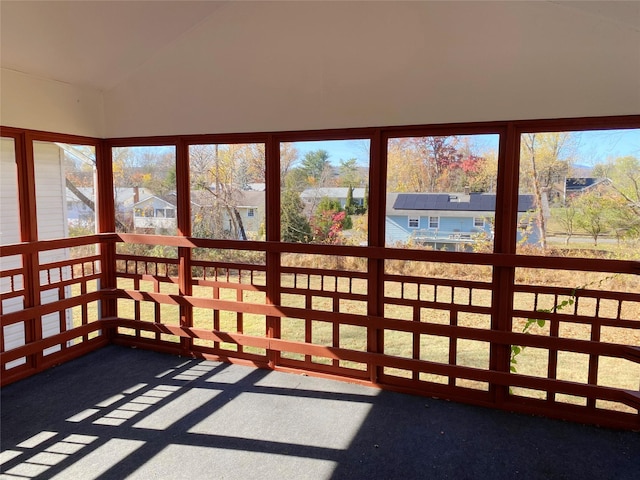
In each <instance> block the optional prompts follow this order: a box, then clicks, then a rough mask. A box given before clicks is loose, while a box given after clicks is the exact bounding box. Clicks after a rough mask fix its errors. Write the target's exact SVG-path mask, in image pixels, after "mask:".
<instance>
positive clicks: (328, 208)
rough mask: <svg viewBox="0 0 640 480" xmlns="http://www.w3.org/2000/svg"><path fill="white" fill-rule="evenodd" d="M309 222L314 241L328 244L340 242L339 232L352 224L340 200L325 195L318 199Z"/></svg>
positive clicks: (347, 228)
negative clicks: (318, 201)
mask: <svg viewBox="0 0 640 480" xmlns="http://www.w3.org/2000/svg"><path fill="white" fill-rule="evenodd" d="M310 223H311V229H312V231H313V240H314V242H317V243H330V244H338V243H340V241H341V239H340V233H341V232H342V231H343V230H349V229H350V228H351V227H352V225H353V224H352V222H351V218H350V217H349V216H348V215H347V212H346V211H344V210H343V209H342V208H341V207H340V202H338V201H337V200H331V199H329V198H326V197H325V198H323V199H322V200H320V203H319V204H318V206H317V208H316V210H315V212H314V215H313V217H311V222H310Z"/></svg>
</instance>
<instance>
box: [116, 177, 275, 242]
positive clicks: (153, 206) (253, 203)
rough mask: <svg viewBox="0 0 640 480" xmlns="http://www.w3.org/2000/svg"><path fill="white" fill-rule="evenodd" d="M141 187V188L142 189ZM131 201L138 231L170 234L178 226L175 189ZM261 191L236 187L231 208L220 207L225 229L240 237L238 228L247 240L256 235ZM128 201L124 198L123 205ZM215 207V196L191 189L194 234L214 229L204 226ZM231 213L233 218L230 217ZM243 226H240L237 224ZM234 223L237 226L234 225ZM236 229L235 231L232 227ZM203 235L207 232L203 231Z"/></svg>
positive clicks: (260, 218) (262, 208) (261, 209)
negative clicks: (160, 194)
mask: <svg viewBox="0 0 640 480" xmlns="http://www.w3.org/2000/svg"><path fill="white" fill-rule="evenodd" d="M141 190H142V189H141ZM143 193H144V194H145V196H144V197H143V198H142V200H139V201H137V202H135V203H133V204H131V207H130V211H132V214H133V227H134V229H135V230H136V231H137V232H138V233H151V234H153V233H156V234H159V233H173V232H175V230H176V228H177V226H178V225H177V220H176V210H177V207H176V204H177V201H176V194H175V193H174V192H172V193H169V194H167V195H165V196H162V197H161V196H158V195H153V194H147V191H145V192H143ZM264 195H265V194H264V192H263V191H252V190H238V191H235V192H234V193H233V199H232V202H233V205H232V207H233V209H234V210H235V212H237V215H236V213H235V212H232V211H230V210H229V209H227V208H224V207H223V208H222V209H221V214H222V218H221V219H220V221H221V222H222V225H223V228H224V229H225V230H226V231H228V232H234V233H233V235H234V236H235V235H236V233H237V236H238V238H240V239H243V237H242V233H241V231H240V230H244V234H245V236H246V237H247V238H248V239H255V238H256V237H257V236H258V232H259V230H260V226H261V224H262V223H263V222H264V212H265V204H264ZM128 203H130V202H129V201H125V204H128ZM214 208H216V206H215V196H214V195H212V194H211V193H210V192H208V191H207V190H194V191H192V192H191V217H192V219H193V220H192V221H193V224H194V235H195V236H201V235H203V232H211V231H213V228H212V227H211V225H207V224H208V223H211V222H212V221H213V218H212V214H211V212H212V209H214ZM231 215H233V216H234V218H233V219H232V218H231ZM240 224H241V225H242V229H240V226H239V225H240ZM234 225H236V226H237V227H235V226H234ZM236 228H237V229H238V232H235V229H236ZM204 235H208V234H207V233H204Z"/></svg>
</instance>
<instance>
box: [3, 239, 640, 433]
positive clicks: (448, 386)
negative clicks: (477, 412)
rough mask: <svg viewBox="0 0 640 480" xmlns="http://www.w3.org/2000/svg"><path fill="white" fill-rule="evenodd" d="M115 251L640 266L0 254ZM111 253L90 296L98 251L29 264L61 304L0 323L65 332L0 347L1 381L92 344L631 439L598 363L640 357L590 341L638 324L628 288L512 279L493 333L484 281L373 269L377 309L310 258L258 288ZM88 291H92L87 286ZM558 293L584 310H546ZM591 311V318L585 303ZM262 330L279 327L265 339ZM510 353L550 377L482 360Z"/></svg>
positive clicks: (258, 272)
mask: <svg viewBox="0 0 640 480" xmlns="http://www.w3.org/2000/svg"><path fill="white" fill-rule="evenodd" d="M118 242H125V243H136V244H144V245H163V246H169V247H179V248H181V249H187V252H189V251H190V250H192V249H194V248H198V249H204V250H198V251H199V252H201V251H205V250H207V249H216V250H225V249H226V250H246V251H255V252H259V253H260V252H262V253H264V254H265V255H273V254H277V255H278V256H281V255H283V254H294V255H295V254H300V255H303V256H304V255H308V256H309V258H311V259H317V258H319V257H322V256H325V257H334V256H350V257H355V258H362V259H367V260H370V261H376V260H384V261H391V262H393V261H396V260H400V261H411V262H415V263H414V264H432V263H434V262H435V263H439V264H451V263H457V264H462V265H469V266H485V267H486V266H490V267H493V268H494V269H495V268H507V269H513V270H515V269H518V268H527V269H529V268H531V269H541V270H558V271H560V270H573V271H584V272H604V273H605V274H609V273H615V274H637V273H638V272H640V270H639V265H640V264H639V262H631V261H619V260H606V259H573V258H545V257H536V256H522V255H502V254H476V253H456V252H437V251H426V250H404V249H388V248H374V247H349V246H328V245H303V244H286V243H277V242H240V241H231V240H209V239H196V238H191V237H164V236H152V235H134V234H104V235H92V236H89V237H82V238H79V239H60V240H55V241H45V242H36V243H37V245H36V244H33V243H28V244H16V245H9V246H5V247H2V250H1V251H0V255H2V256H3V257H9V256H15V255H29V254H31V253H34V252H38V251H42V250H54V249H60V248H72V247H77V246H83V245H92V244H94V245H97V244H102V245H105V244H107V245H108V244H114V243H118ZM181 255H184V251H183V252H182V253H181ZM111 258H112V262H113V265H112V266H110V267H109V268H113V275H114V280H112V283H111V284H110V285H107V286H106V287H105V286H104V285H102V280H103V278H104V275H105V274H104V271H102V268H103V267H104V266H103V265H102V264H103V263H104V262H105V261H106V260H105V257H104V256H103V254H102V253H100V254H93V255H88V256H86V257H81V258H73V259H67V260H60V261H55V262H51V263H48V264H38V265H36V266H35V270H34V271H36V272H38V273H39V274H40V275H41V276H43V283H42V284H41V285H40V284H39V285H38V286H37V288H36V291H37V292H42V291H47V290H55V291H57V292H60V298H59V299H58V300H55V301H50V302H49V303H43V304H41V303H40V302H37V303H36V304H34V305H32V306H27V307H25V308H23V309H20V310H18V311H13V312H8V313H4V312H3V315H2V316H1V317H2V328H3V329H4V328H5V327H11V326H13V325H19V324H24V325H25V326H29V328H32V329H33V328H34V325H35V326H37V325H38V323H37V322H40V321H41V319H43V318H44V317H46V316H51V315H57V317H56V318H59V320H58V322H59V323H60V324H61V325H62V323H64V321H65V320H64V319H65V318H66V317H65V316H66V315H70V313H68V312H71V311H72V310H73V309H75V310H74V312H75V313H74V315H75V317H74V322H75V323H74V326H73V327H71V328H64V329H61V331H60V333H57V334H53V335H50V336H48V337H46V338H42V337H40V338H38V337H35V338H33V339H30V340H29V341H26V342H25V344H24V345H21V346H18V347H15V348H12V349H10V350H3V351H2V352H1V353H0V364H1V365H2V368H3V372H2V373H3V379H2V382H3V384H5V383H6V382H11V381H15V380H17V379H19V378H24V376H27V375H29V374H32V373H34V372H37V371H41V370H42V369H43V368H46V366H50V365H52V364H55V362H60V361H64V360H65V359H68V358H75V356H77V355H78V354H82V352H85V353H86V352H87V351H90V349H91V348H94V347H99V346H102V345H104V344H106V343H108V342H115V343H119V344H124V345H132V346H137V347H140V348H150V349H154V350H158V351H163V352H167V353H173V354H180V355H189V356H193V357H198V358H212V359H219V360H225V361H238V362H247V363H249V364H252V365H256V366H260V367H265V368H266V367H268V368H275V369H279V370H284V371H300V370H303V371H305V372H309V373H312V374H315V375H323V376H329V377H332V378H347V379H349V380H350V381H358V382H362V383H365V384H370V385H377V386H380V387H383V388H388V389H393V390H398V391H405V392H408V393H414V394H422V395H435V396H440V397H445V398H451V399H456V400H460V401H469V402H471V403H475V404H479V405H486V406H493V407H498V408H503V409H509V410H514V411H521V412H529V413H540V414H544V415H548V416H555V417H558V418H567V419H572V420H576V421H587V422H591V423H599V424H603V425H608V426H612V427H616V428H631V429H640V414H639V413H638V412H639V411H640V394H639V393H638V392H637V391H636V390H635V389H634V388H632V387H631V388H630V387H627V386H620V387H613V386H610V385H608V384H606V382H605V383H602V381H601V380H602V378H600V377H601V376H602V375H603V374H602V373H601V369H602V368H603V367H602V366H601V362H604V360H602V359H603V358H606V359H607V360H606V361H608V362H610V361H618V362H627V363H626V364H625V365H627V366H628V367H629V368H636V367H637V366H638V365H640V346H638V345H635V344H633V342H632V341H629V343H628V344H625V343H613V342H611V341H603V339H602V338H601V337H602V335H603V333H602V332H605V333H607V332H606V331H605V329H614V330H620V331H624V332H628V334H629V335H630V338H637V337H640V321H638V319H636V318H630V317H628V315H629V314H628V313H625V312H628V311H634V312H635V311H637V308H638V306H640V293H637V292H633V291H627V292H616V291H603V290H596V289H592V288H583V289H580V290H578V291H576V290H575V286H573V285H566V286H540V285H529V284H527V283H526V282H524V283H521V284H520V283H513V284H512V285H511V286H510V289H511V290H510V292H509V295H512V298H514V299H515V298H516V296H518V295H521V296H526V295H528V296H530V297H531V300H530V301H529V304H530V305H532V306H530V307H527V308H525V307H523V306H522V305H519V304H518V305H515V304H514V306H513V308H512V309H511V310H510V311H509V312H508V314H509V315H510V317H509V322H508V325H511V324H512V323H513V327H510V328H509V329H508V330H505V329H496V328H493V320H492V319H494V318H495V317H496V316H497V315H505V312H503V311H500V310H498V305H497V304H496V303H495V302H494V296H495V293H496V291H495V289H496V288H497V286H496V284H495V283H494V280H493V274H492V273H489V274H488V277H487V279H486V281H483V280H465V279H456V278H441V277H439V276H438V275H437V274H435V273H434V274H412V273H411V271H410V270H408V271H406V272H403V271H401V273H391V272H384V271H380V272H378V273H377V275H379V277H378V280H379V285H380V288H381V290H380V291H379V292H378V294H377V297H376V298H375V299H374V298H372V296H371V295H372V294H371V293H370V292H369V290H368V288H369V286H370V285H371V272H370V271H369V270H368V268H369V267H368V266H367V264H366V262H362V264H359V263H358V264H356V266H355V267H352V269H350V270H349V269H332V268H325V267H322V266H318V265H317V264H316V265H313V262H315V260H312V261H310V264H309V266H305V265H295V266H292V265H283V264H280V265H278V269H277V271H278V276H277V277H275V278H276V281H277V284H276V285H275V287H274V286H273V285H271V286H268V285H267V283H266V278H267V276H268V275H270V273H269V268H271V267H268V266H267V265H266V264H263V263H261V261H260V260H259V261H258V263H243V262H239V261H228V260H227V261H224V260H223V261H208V260H204V259H190V261H189V262H188V264H187V265H188V268H187V269H184V268H183V263H182V262H183V261H184V259H183V258H163V257H158V256H145V255H134V254H124V253H117V254H115V255H113V256H112V257H111ZM270 258H271V257H270ZM277 258H281V259H282V257H277ZM292 258H298V257H295V256H294V257H292ZM300 258H303V257H300ZM320 265H321V263H320ZM390 265H392V264H390ZM394 268H395V267H394ZM63 272H64V274H63ZM181 275H185V276H186V277H181ZM0 278H2V279H3V282H5V284H6V285H8V287H7V288H9V291H7V292H5V294H4V295H3V298H5V299H19V298H20V297H22V296H24V295H25V290H24V288H22V286H21V284H20V282H22V281H24V280H23V278H26V277H25V270H24V268H20V267H18V268H10V269H7V270H5V271H1V272H0ZM89 282H96V283H94V284H91V285H90V284H89ZM185 285H186V287H185ZM90 286H91V289H89V287H90ZM185 288H188V289H187V290H185ZM66 289H75V290H74V294H73V295H72V296H68V294H64V295H63V294H62V292H63V291H64V292H66ZM94 289H95V291H93V290H94ZM274 291H277V292H278V296H277V297H275V299H271V298H270V297H269V296H270V295H273V292H274ZM65 296H68V298H65ZM568 297H573V298H574V299H575V300H576V301H577V302H578V304H579V305H583V304H584V305H585V307H584V308H577V306H575V307H572V308H571V309H565V310H562V309H560V310H554V309H553V307H554V306H557V305H558V304H559V303H560V302H561V301H562V299H565V298H568ZM372 301H376V302H380V305H382V306H383V308H382V310H380V314H376V315H374V314H371V312H370V311H368V310H367V308H366V306H367V305H369V304H370V303H371V302H372ZM538 302H540V303H541V304H545V305H547V304H550V305H551V307H552V308H551V309H548V308H547V309H542V308H539V307H538ZM545 302H546V303H545ZM585 302H587V303H585ZM588 302H591V304H589V303H588ZM605 302H609V304H607V305H606V308H608V310H607V311H606V312H604V310H603V311H602V314H600V309H603V308H605V307H603V306H602V305H604V303H605ZM103 303H104V304H107V303H111V304H112V305H114V307H115V308H114V309H113V310H112V311H113V312H114V313H115V315H113V316H103V314H102V313H101V312H102V310H101V309H100V305H102V304H103ZM90 305H91V306H92V307H91V308H93V313H91V314H90V313H89V306H90ZM589 305H591V307H589V308H587V307H588V306H589ZM634 309H636V310H634ZM125 312H128V313H125ZM594 312H595V313H594ZM196 313H197V315H196ZM625 315H627V316H625ZM76 317H77V318H76ZM470 318H473V319H475V318H478V319H480V320H478V321H479V322H480V323H479V324H478V325H474V324H473V323H471V324H469V322H470V320H469V319H470ZM523 319H524V320H523ZM526 319H535V320H540V321H544V323H545V325H546V326H545V328H546V329H545V330H541V331H532V332H530V333H523V332H522V331H520V328H521V327H520V326H518V325H519V324H516V323H514V322H517V321H519V322H522V321H525V320H526ZM474 321H475V320H474ZM194 322H197V324H195V323H194ZM482 322H484V323H482ZM481 324H482V326H480V325H481ZM273 325H275V326H276V328H275V329H271V326H273ZM559 325H570V326H575V327H576V328H577V327H583V328H587V329H588V331H589V332H590V333H589V334H588V336H587V337H585V338H572V337H570V336H567V335H564V334H562V332H561V331H560V330H559ZM350 329H351V330H350ZM36 331H37V329H36ZM350 332H351V333H350ZM350 335H351V336H350ZM349 342H352V343H349ZM433 342H436V343H437V342H440V343H439V344H440V345H443V346H444V347H446V348H444V350H443V351H444V352H445V353H443V355H445V357H443V358H440V359H434V358H432V355H435V353H434V352H435V350H432V348H433V345H434V343H433ZM443 342H444V343H443ZM465 342H466V343H465ZM514 345H517V346H520V347H525V348H527V349H528V350H525V351H526V352H529V351H533V350H535V351H537V352H538V353H537V354H538V355H540V352H543V353H544V356H543V357H542V359H543V361H544V365H545V367H544V368H545V369H546V372H541V373H540V374H538V373H536V374H532V373H530V372H528V371H527V370H526V369H525V370H524V371H522V372H520V371H518V372H509V371H508V370H505V369H498V368H494V367H493V363H492V362H493V360H491V359H492V358H493V356H494V355H495V354H496V352H506V354H507V360H508V352H509V350H510V349H511V348H512V346H514ZM54 347H59V351H57V352H53V353H50V354H48V355H43V352H44V351H46V350H47V349H51V348H54ZM473 349H476V350H473ZM474 355H476V357H474ZM477 355H480V356H479V357H477ZM525 355H528V353H526V354H525ZM559 355H579V356H581V358H584V359H586V360H585V362H586V363H585V365H584V367H581V368H583V371H584V372H585V373H584V377H583V379H581V380H580V381H574V380H568V379H566V378H562V377H561V376H560V375H559V374H558V368H559V367H558V364H559V362H560V361H561V360H559ZM34 358H35V359H38V360H37V362H36V363H35V364H34V365H32V364H29V363H27V364H25V365H22V366H17V367H14V368H9V369H6V368H5V366H6V365H8V364H11V362H15V361H19V360H20V359H34ZM274 359H275V360H274ZM482 359H484V360H482ZM616 365H617V364H616ZM632 371H633V370H632ZM497 388H504V389H507V390H508V392H509V393H508V395H507V396H506V397H505V398H503V399H502V400H501V401H499V402H498V401H497V400H496V398H497V397H496V395H495V394H494V391H495V389H497ZM518 389H524V390H526V391H531V392H534V393H535V392H537V393H536V395H538V396H528V394H527V393H521V392H520V391H519V390H518ZM512 390H513V393H511V391H512ZM562 396H567V397H568V398H569V400H566V399H564V398H563V397H562ZM572 399H573V400H572ZM571 402H577V403H576V404H573V403H571ZM602 402H605V403H602ZM606 402H608V404H607V403H606ZM609 404H611V405H613V407H611V406H609ZM596 420H597V421H596Z"/></svg>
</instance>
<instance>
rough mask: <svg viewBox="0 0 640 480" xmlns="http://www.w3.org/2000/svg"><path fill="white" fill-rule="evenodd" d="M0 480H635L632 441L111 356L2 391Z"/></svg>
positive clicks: (179, 363)
mask: <svg viewBox="0 0 640 480" xmlns="http://www.w3.org/2000/svg"><path fill="white" fill-rule="evenodd" d="M1 409H2V412H1V415H2V425H1V433H2V437H1V442H2V444H1V447H2V453H1V454H0V462H1V463H2V466H1V471H2V472H3V474H4V475H3V476H2V478H7V479H13V480H19V479H33V478H38V479H41V478H61V479H74V480H76V479H82V480H88V479H100V480H105V479H123V478H132V479H144V480H148V479H155V478H158V479H160V478H162V479H181V478H185V479H187V478H189V479H200V478H207V479H253V478H256V479H257V478H260V479H296V480H297V479H399V478H400V479H405V480H406V479H423V478H424V479H426V478H429V479H445V478H449V479H466V478H468V479H475V478H483V479H484V478H490V479H501V478H517V479H538V478H540V479H556V478H558V479H559V478H566V479H574V478H580V479H616V480H620V479H632V478H634V479H635V478H638V476H637V475H638V471H639V470H640V434H638V433H633V432H620V431H614V430H606V429H599V428H596V427H590V426H583V425H577V424H571V423H565V422H560V421H555V420H548V419H541V418H535V417H528V416H524V415H516V414H509V413H505V412H500V411H494V410H488V409H484V408H480V407H472V406H467V405H460V404H456V403H451V402H445V401H439V400H433V399H427V398H421V397H414V396H409V395H402V394H398V393H391V392H386V391H380V390H377V389H374V388H368V387H363V386H359V385H352V384H348V383H343V382H334V381H329V380H325V379H318V378H314V377H308V376H304V375H294V374H285V373H280V372H270V371H267V370H258V369H253V368H250V367H243V366H239V365H229V364H222V363H217V362H206V361H198V360H187V359H182V358H178V357H173V356H168V355H162V354H158V353H154V352H147V351H140V350H135V349H127V348H123V347H117V346H109V347H106V348H103V349H101V350H99V351H97V352H93V353H91V354H89V355H87V356H85V357H83V358H81V359H78V360H75V361H73V362H70V363H67V364H64V365H62V366H59V367H57V368H54V369H52V370H49V371H46V372H44V373H42V374H40V375H37V376H35V377H31V378H29V379H27V380H24V381H21V382H18V383H15V384H13V385H10V386H8V387H6V388H4V389H3V390H2V403H1Z"/></svg>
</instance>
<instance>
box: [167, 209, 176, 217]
mask: <svg viewBox="0 0 640 480" xmlns="http://www.w3.org/2000/svg"><path fill="white" fill-rule="evenodd" d="M165 214H166V216H167V218H176V211H175V210H174V209H173V208H167V209H166V210H165Z"/></svg>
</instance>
